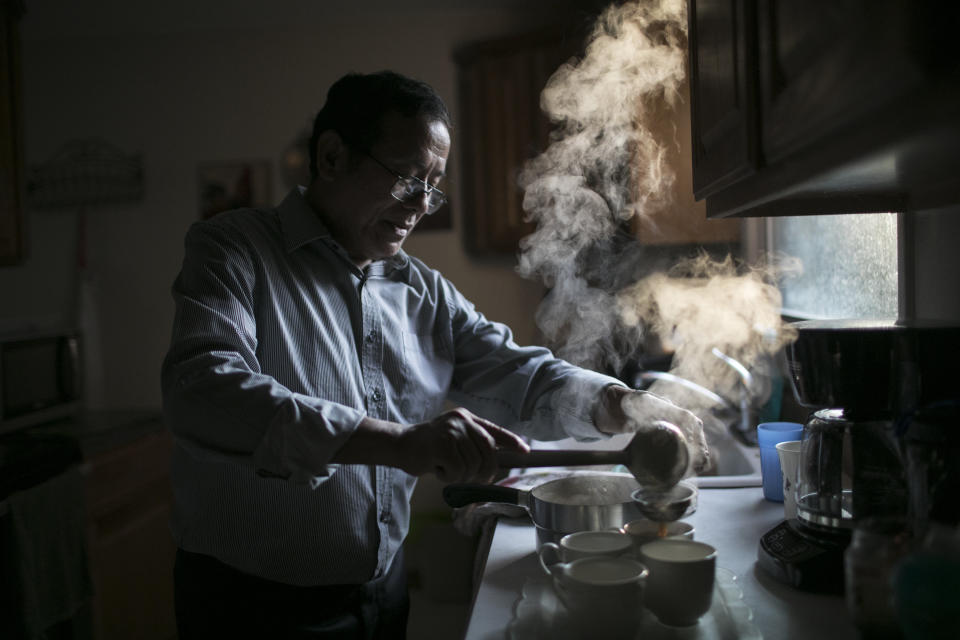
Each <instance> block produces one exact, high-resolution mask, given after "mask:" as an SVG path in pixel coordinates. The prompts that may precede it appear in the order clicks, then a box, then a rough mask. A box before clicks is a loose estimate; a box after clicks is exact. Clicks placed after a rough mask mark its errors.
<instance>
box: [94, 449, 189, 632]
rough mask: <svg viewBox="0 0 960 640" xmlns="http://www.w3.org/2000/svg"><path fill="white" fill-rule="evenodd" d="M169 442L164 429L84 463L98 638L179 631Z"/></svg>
mask: <svg viewBox="0 0 960 640" xmlns="http://www.w3.org/2000/svg"><path fill="white" fill-rule="evenodd" d="M171 448H172V439H171V437H170V435H169V433H168V432H166V431H163V430H160V431H157V432H155V433H151V434H149V435H146V436H143V437H141V438H139V439H137V440H136V441H134V442H132V443H129V444H126V445H122V446H120V447H117V448H111V449H109V450H106V451H104V452H103V453H100V454H98V455H95V456H94V457H93V458H91V459H90V460H88V462H87V466H86V472H87V473H86V502H87V512H88V518H89V520H88V530H87V544H88V552H89V554H90V565H91V572H92V574H93V583H94V627H95V634H96V637H97V638H99V639H101V640H113V639H115V638H116V639H122V638H139V639H142V640H147V639H151V638H156V639H166V638H174V637H176V629H175V622H174V613H173V560H174V555H175V551H176V549H175V547H174V544H173V540H172V538H171V536H170V530H169V524H168V522H169V519H170V509H171V504H172V497H171V492H170V481H169V470H168V467H169V464H170V451H171Z"/></svg>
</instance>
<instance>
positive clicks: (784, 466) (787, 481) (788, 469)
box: [777, 440, 801, 520]
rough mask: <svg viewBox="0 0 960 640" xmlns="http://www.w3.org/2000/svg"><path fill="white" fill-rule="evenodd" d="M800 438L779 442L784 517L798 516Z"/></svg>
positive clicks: (778, 451) (778, 453)
mask: <svg viewBox="0 0 960 640" xmlns="http://www.w3.org/2000/svg"><path fill="white" fill-rule="evenodd" d="M800 445H801V441H800V440H787V441H786V442H778V443H777V455H779V456H780V471H781V473H782V474H783V517H785V518H786V519H787V520H789V519H790V518H796V517H797V466H798V464H799V463H800Z"/></svg>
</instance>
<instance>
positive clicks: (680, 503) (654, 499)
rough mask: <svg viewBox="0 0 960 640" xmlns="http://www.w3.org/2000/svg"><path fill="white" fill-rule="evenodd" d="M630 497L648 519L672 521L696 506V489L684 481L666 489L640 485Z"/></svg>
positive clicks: (690, 511)
mask: <svg viewBox="0 0 960 640" xmlns="http://www.w3.org/2000/svg"><path fill="white" fill-rule="evenodd" d="M631 497H632V498H633V502H634V504H635V505H636V507H637V510H638V511H640V513H642V514H643V516H644V517H645V518H647V519H648V520H653V521H655V522H674V521H676V520H679V519H680V518H682V517H683V516H685V515H687V514H688V513H692V512H693V509H695V508H696V503H695V501H696V498H697V489H696V487H694V486H692V485H690V484H687V483H686V482H680V483H678V484H676V485H674V486H673V487H671V488H670V489H668V490H667V491H658V490H651V489H648V488H646V487H641V488H639V489H637V490H636V491H634V492H633V494H632V496H631Z"/></svg>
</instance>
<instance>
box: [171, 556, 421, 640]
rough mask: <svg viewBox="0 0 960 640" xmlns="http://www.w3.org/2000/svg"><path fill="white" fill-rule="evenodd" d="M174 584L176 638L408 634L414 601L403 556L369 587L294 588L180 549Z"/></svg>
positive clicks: (346, 638)
mask: <svg viewBox="0 0 960 640" xmlns="http://www.w3.org/2000/svg"><path fill="white" fill-rule="evenodd" d="M173 579H174V599H175V606H176V614H177V632H178V634H179V640H192V639H193V638H203V639H205V640H206V639H210V638H304V639H306V638H324V639H331V640H332V639H336V640H388V639H389V640H395V639H398V638H399V639H402V638H405V637H406V630H407V615H408V612H409V609H410V601H409V598H408V595H407V576H406V572H405V568H404V563H403V552H402V551H400V552H398V553H397V556H396V557H395V558H394V560H393V566H391V567H390V570H389V571H388V572H387V574H386V575H384V576H383V577H382V578H378V579H376V580H372V581H370V582H368V583H366V584H361V585H324V586H318V587H297V586H293V585H287V584H281V583H279V582H273V581H271V580H264V579H263V578H258V577H256V576H251V575H249V574H246V573H243V572H241V571H237V570H236V569H233V568H232V567H229V566H227V565H225V564H223V563H222V562H220V561H219V560H216V559H215V558H211V557H210V556H205V555H200V554H196V553H190V552H187V551H184V550H182V549H178V550H177V559H176V564H175V565H174V569H173Z"/></svg>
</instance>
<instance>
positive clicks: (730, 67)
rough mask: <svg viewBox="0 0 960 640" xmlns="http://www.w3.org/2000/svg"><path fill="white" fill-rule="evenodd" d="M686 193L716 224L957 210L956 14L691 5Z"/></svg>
mask: <svg viewBox="0 0 960 640" xmlns="http://www.w3.org/2000/svg"><path fill="white" fill-rule="evenodd" d="M688 6H689V14H688V15H689V19H690V30H689V36H690V38H689V47H690V60H691V75H692V79H691V85H692V87H693V89H692V90H693V97H692V105H693V107H692V117H693V121H694V122H693V136H694V142H693V144H694V162H693V168H694V190H695V194H696V196H697V198H698V199H699V198H706V199H707V212H708V215H710V216H712V217H722V216H730V215H799V214H808V213H856V212H871V211H907V210H914V209H922V208H930V207H936V206H945V205H950V204H955V203H957V202H960V183H958V181H957V180H955V178H954V169H953V167H956V166H957V165H958V164H960V54H958V51H960V50H958V49H957V48H956V47H955V46H954V45H953V42H952V41H953V39H954V38H955V35H954V32H955V30H956V25H957V24H960V9H958V8H957V5H956V3H939V2H934V0H733V1H732V2H730V1H727V2H724V1H721V0H689V4H688Z"/></svg>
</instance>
